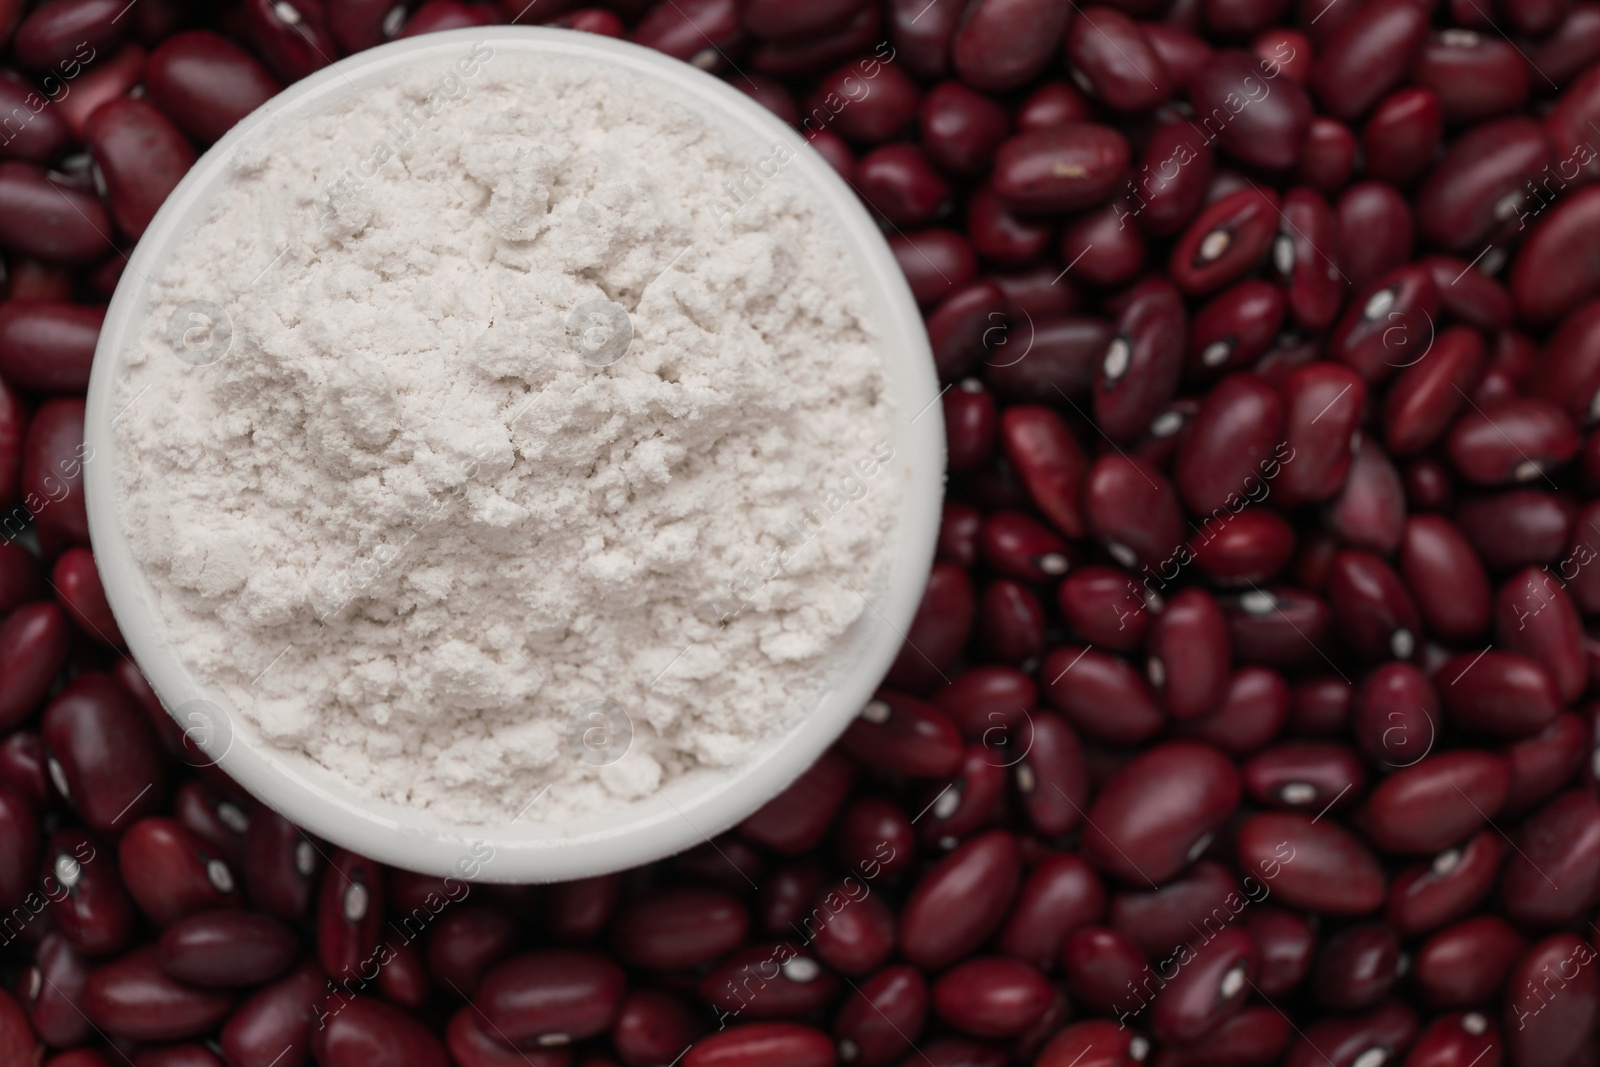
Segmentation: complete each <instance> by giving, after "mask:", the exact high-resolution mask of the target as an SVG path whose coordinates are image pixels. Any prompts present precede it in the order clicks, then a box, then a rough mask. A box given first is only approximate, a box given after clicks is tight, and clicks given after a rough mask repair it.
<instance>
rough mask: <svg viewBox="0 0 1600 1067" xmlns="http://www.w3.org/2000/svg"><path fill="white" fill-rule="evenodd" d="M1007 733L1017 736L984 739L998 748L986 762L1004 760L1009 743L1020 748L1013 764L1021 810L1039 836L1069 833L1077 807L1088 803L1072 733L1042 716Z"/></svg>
mask: <svg viewBox="0 0 1600 1067" xmlns="http://www.w3.org/2000/svg"><path fill="white" fill-rule="evenodd" d="M1012 733H1013V735H1017V734H1020V735H1022V736H1021V737H1015V738H1014V737H1001V738H986V739H985V740H986V741H988V742H989V743H990V744H991V745H992V746H994V747H995V748H996V749H998V751H997V752H996V754H995V755H994V756H993V757H991V758H992V759H996V760H1000V759H1004V758H1005V757H1006V756H1007V755H1008V754H1009V751H1010V746H1011V745H1012V744H1013V742H1015V744H1017V745H1018V746H1019V747H1022V746H1026V747H1025V748H1024V751H1023V752H1022V754H1021V755H1019V756H1017V757H1015V763H1014V765H1015V766H1016V768H1017V770H1016V775H1015V777H1016V783H1017V792H1018V793H1019V794H1020V795H1021V799H1022V806H1023V810H1024V811H1025V812H1026V813H1027V816H1028V820H1029V821H1030V822H1031V823H1032V824H1033V826H1034V829H1036V830H1038V831H1039V832H1040V833H1042V834H1047V835H1050V836H1056V835H1060V834H1065V833H1069V832H1070V831H1072V830H1073V829H1075V828H1076V827H1077V825H1078V823H1079V821H1081V820H1082V818H1083V806H1084V805H1085V804H1087V803H1088V802H1089V772H1088V767H1087V765H1086V763H1085V761H1084V756H1083V748H1082V746H1081V745H1080V744H1079V743H1078V736H1077V734H1075V733H1074V732H1073V730H1072V727H1070V726H1068V725H1067V724H1066V723H1065V722H1063V721H1062V720H1061V719H1059V718H1057V717H1056V716H1054V715H1051V714H1049V713H1048V712H1043V711H1039V712H1034V713H1031V714H1030V715H1029V716H1028V725H1027V729H1026V730H1014V731H1012ZM1000 742H1003V743H1004V747H1001V744H1000ZM1003 765H1004V766H1010V765H1012V764H1003Z"/></svg>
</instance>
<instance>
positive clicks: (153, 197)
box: [84, 5, 283, 238]
mask: <svg viewBox="0 0 1600 1067" xmlns="http://www.w3.org/2000/svg"><path fill="white" fill-rule="evenodd" d="M280 6H283V5H280ZM84 139H85V141H86V142H87V144H88V147H89V151H90V152H92V153H93V154H94V158H95V162H96V163H97V164H98V165H99V168H100V173H101V175H102V176H103V177H104V179H105V185H106V202H107V204H108V205H109V206H110V208H111V218H112V221H114V222H115V223H116V224H117V228H118V229H120V230H121V231H122V232H123V233H125V234H127V235H128V236H129V237H133V238H137V237H139V236H140V235H142V234H143V233H144V231H145V227H146V226H148V225H150V220H151V219H152V218H153V217H154V216H155V213H156V209H157V208H159V207H160V206H161V203H162V201H164V200H165V199H166V198H167V194H168V193H170V192H172V190H173V187H174V186H176V185H177V184H178V182H179V180H180V179H182V177H183V175H184V174H185V173H187V172H188V170H189V168H190V167H192V166H194V162H195V154H194V149H192V148H190V147H189V141H188V139H187V138H186V137H185V136H184V135H183V132H182V131H181V130H179V129H178V128H177V127H176V126H174V125H173V124H172V123H171V122H170V121H168V119H167V118H166V116H165V115H163V114H162V113H161V112H160V111H159V110H157V109H156V107H155V106H154V105H153V104H151V103H149V102H148V101H146V100H140V99H136V98H132V97H129V98H125V99H121V100H113V101H111V102H110V103H107V104H103V105H101V106H100V107H99V108H97V109H96V110H95V112H94V114H93V115H92V116H90V118H89V121H88V123H87V124H86V125H85V127H84Z"/></svg>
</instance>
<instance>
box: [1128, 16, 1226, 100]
mask: <svg viewBox="0 0 1600 1067" xmlns="http://www.w3.org/2000/svg"><path fill="white" fill-rule="evenodd" d="M1140 29H1142V30H1144V35H1145V38H1146V39H1147V40H1149V42H1150V47H1151V48H1153V49H1155V53H1156V55H1158V56H1160V57H1161V65H1162V66H1164V67H1166V68H1167V75H1168V76H1169V77H1170V78H1171V79H1172V85H1173V88H1175V89H1182V90H1188V89H1190V88H1191V87H1192V86H1193V85H1194V80H1195V78H1196V77H1197V76H1198V75H1199V74H1200V72H1201V71H1202V70H1204V69H1205V68H1206V65H1207V64H1209V63H1210V62H1211V60H1212V57H1213V56H1214V55H1215V53H1214V52H1213V51H1212V50H1211V46H1210V45H1208V44H1206V42H1204V41H1202V40H1201V39H1200V38H1199V37H1197V36H1195V35H1194V34H1193V33H1192V32H1190V31H1189V30H1188V29H1185V28H1183V27H1180V26H1176V25H1169V24H1167V23H1164V22H1146V23H1143V24H1142V25H1141V26H1140Z"/></svg>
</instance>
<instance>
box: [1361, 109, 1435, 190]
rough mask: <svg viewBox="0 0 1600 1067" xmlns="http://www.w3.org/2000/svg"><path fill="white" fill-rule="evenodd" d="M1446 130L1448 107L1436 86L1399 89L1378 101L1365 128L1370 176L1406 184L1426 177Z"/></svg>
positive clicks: (1364, 153)
mask: <svg viewBox="0 0 1600 1067" xmlns="http://www.w3.org/2000/svg"><path fill="white" fill-rule="evenodd" d="M1443 133H1444V108H1443V106H1442V105H1441V104H1440V102H1439V95H1438V94H1437V93H1435V92H1434V91H1433V90H1432V89H1426V88H1407V89H1397V90H1396V91H1394V92H1393V93H1390V94H1389V95H1388V96H1386V97H1384V98H1383V99H1382V100H1380V101H1378V105H1377V106H1376V107H1375V108H1373V110H1372V115H1371V117H1370V118H1368V119H1367V124H1366V126H1365V128H1364V129H1363V130H1362V134H1361V146H1362V156H1363V159H1364V161H1365V163H1366V173H1367V176H1368V177H1369V178H1376V179H1378V180H1379V181H1385V182H1389V183H1390V184H1391V185H1398V186H1401V187H1402V188H1403V187H1405V186H1408V185H1410V184H1411V183H1412V182H1414V181H1416V180H1417V179H1418V178H1420V177H1422V174H1423V172H1424V171H1425V170H1427V169H1428V164H1430V163H1432V162H1433V156H1434V153H1435V152H1436V151H1437V150H1438V148H1439V142H1440V140H1441V138H1442V136H1443Z"/></svg>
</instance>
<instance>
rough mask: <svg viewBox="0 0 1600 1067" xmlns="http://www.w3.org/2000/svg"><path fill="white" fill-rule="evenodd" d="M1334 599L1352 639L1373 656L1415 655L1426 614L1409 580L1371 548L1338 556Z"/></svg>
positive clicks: (1331, 586)
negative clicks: (1421, 613)
mask: <svg viewBox="0 0 1600 1067" xmlns="http://www.w3.org/2000/svg"><path fill="white" fill-rule="evenodd" d="M1328 601H1329V603H1330V604H1332V606H1333V613H1334V617H1335V618H1336V619H1337V620H1338V621H1339V623H1340V626H1341V632H1342V634H1343V636H1344V639H1345V641H1346V643H1347V644H1349V646H1350V647H1351V648H1352V649H1353V650H1354V651H1355V652H1356V653H1357V654H1359V655H1361V656H1362V657H1364V658H1366V659H1369V660H1385V659H1390V658H1394V659H1410V658H1411V657H1412V656H1413V655H1414V654H1415V653H1416V650H1417V645H1418V643H1419V640H1420V633H1419V631H1420V630H1421V618H1420V617H1419V616H1418V614H1417V606H1416V604H1415V603H1414V602H1413V601H1412V599H1411V594H1410V593H1409V592H1408V591H1407V590H1406V587H1405V584H1404V583H1403V582H1401V581H1400V578H1399V576H1398V575H1396V574H1395V573H1394V571H1393V570H1391V569H1390V568H1389V565H1388V564H1387V563H1385V562H1384V561H1383V559H1382V558H1381V557H1379V556H1376V555H1373V554H1372V553H1370V552H1360V551H1355V550H1347V551H1344V552H1340V553H1339V554H1338V555H1337V556H1335V557H1334V559H1333V566H1332V569H1331V570H1330V572H1329V576H1328Z"/></svg>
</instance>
